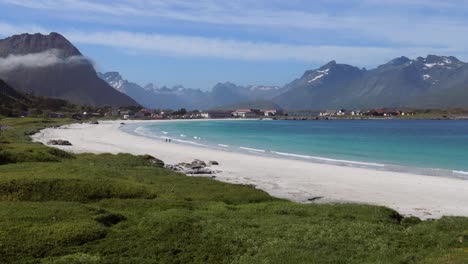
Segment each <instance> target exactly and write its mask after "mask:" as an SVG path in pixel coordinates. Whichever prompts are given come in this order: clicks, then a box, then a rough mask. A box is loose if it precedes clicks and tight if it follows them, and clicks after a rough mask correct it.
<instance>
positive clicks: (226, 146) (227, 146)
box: [218, 144, 229, 148]
mask: <svg viewBox="0 0 468 264" xmlns="http://www.w3.org/2000/svg"><path fill="white" fill-rule="evenodd" d="M218 146H220V147H223V148H229V145H224V144H218Z"/></svg>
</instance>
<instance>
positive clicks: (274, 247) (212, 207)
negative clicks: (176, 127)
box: [0, 118, 468, 264]
mask: <svg viewBox="0 0 468 264" xmlns="http://www.w3.org/2000/svg"><path fill="white" fill-rule="evenodd" d="M66 122H69V121H68V120H53V121H51V120H42V119H32V118H23V119H5V120H1V122H0V123H2V124H3V125H8V126H9V129H7V130H5V131H3V132H2V136H1V139H0V263H67V264H73V263H468V218H463V217H444V218H442V219H440V220H437V221H424V222H421V221H419V219H416V218H402V217H401V216H400V215H399V214H398V213H396V212H395V211H393V210H391V209H388V208H384V207H378V206H367V205H353V204H347V205H316V204H310V205H303V204H296V203H292V202H288V201H285V200H281V199H276V198H273V197H271V196H269V195H268V194H266V193H265V192H262V191H259V190H256V189H254V188H252V187H250V186H242V185H232V184H225V183H221V182H217V181H215V180H211V179H207V178H193V177H187V176H184V175H181V174H177V173H174V172H172V171H168V170H165V169H162V168H159V167H155V166H153V165H151V164H150V163H149V162H147V161H146V160H145V158H144V157H141V156H132V155H128V154H119V155H110V154H105V155H93V154H82V155H72V154H69V153H67V152H64V151H60V150H56V149H53V148H49V147H46V146H43V145H41V144H36V143H32V142H30V141H29V137H28V136H29V135H30V134H31V133H34V132H35V131H37V130H38V129H40V128H43V127H47V126H55V125H60V124H64V123H66ZM72 143H73V142H72Z"/></svg>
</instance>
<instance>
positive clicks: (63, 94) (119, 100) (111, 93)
mask: <svg viewBox="0 0 468 264" xmlns="http://www.w3.org/2000/svg"><path fill="white" fill-rule="evenodd" d="M0 78H1V79H3V80H4V81H5V82H6V83H8V84H9V85H12V86H13V87H15V88H16V89H19V90H20V91H23V92H26V93H30V94H34V95H40V96H47V97H51V98H60V99H66V100H68V101H71V102H74V103H77V104H82V105H111V106H130V105H138V104H137V103H136V102H135V100H133V99H132V98H130V97H129V96H127V95H125V94H123V93H120V92H118V91H116V90H115V89H113V88H112V87H110V86H109V85H108V84H107V83H106V82H105V81H103V80H102V79H100V78H99V77H98V76H97V73H96V71H95V70H94V66H93V64H92V63H91V61H89V60H88V59H87V58H85V57H84V56H83V55H82V54H81V52H80V51H79V50H78V49H77V48H76V47H75V46H73V44H71V43H70V42H69V41H68V40H67V39H65V38H64V37H63V36H62V35H60V34H58V33H51V34H49V35H42V34H21V35H15V36H12V37H9V38H6V39H2V40H0Z"/></svg>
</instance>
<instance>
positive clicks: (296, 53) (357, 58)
mask: <svg viewBox="0 0 468 264" xmlns="http://www.w3.org/2000/svg"><path fill="white" fill-rule="evenodd" d="M65 35H66V36H67V37H68V38H70V40H71V41H73V42H76V43H84V44H93V45H103V46H111V47H117V48H124V49H130V50H139V51H150V52H156V53H158V54H161V55H167V56H191V57H208V58H224V59H234V60H260V61H287V60H296V61H303V62H310V63H323V62H327V61H330V60H332V59H335V60H338V61H340V62H345V63H352V64H357V65H374V64H375V63H376V62H377V63H382V62H385V61H387V60H390V59H392V58H394V57H396V56H401V55H402V54H404V55H407V56H419V55H425V54H428V53H437V54H446V53H447V52H452V51H451V50H448V49H445V48H435V49H434V48H420V47H409V48H390V47H375V46H367V47H362V46H332V45H317V46H315V45H290V44H280V43H268V42H252V41H238V40H230V39H219V38H202V37H191V36H180V35H162V34H143V33H131V32H123V31H115V32H78V31H75V32H69V33H66V34H65Z"/></svg>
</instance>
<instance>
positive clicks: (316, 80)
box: [274, 61, 366, 109]
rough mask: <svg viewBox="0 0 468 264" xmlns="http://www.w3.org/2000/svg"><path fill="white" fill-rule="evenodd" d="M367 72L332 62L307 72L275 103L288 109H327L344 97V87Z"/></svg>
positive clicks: (286, 87)
mask: <svg viewBox="0 0 468 264" xmlns="http://www.w3.org/2000/svg"><path fill="white" fill-rule="evenodd" d="M365 72H366V71H365V70H361V69H359V68H357V67H353V66H350V65H346V64H337V63H336V62H335V61H331V62H329V63H327V64H325V65H323V66H322V67H320V68H319V69H316V70H309V71H306V72H305V73H304V74H303V75H302V77H301V78H299V79H296V80H294V81H292V82H291V83H289V84H287V85H286V86H285V88H284V90H285V92H283V93H282V94H280V95H279V96H277V97H275V98H274V101H275V102H276V103H278V104H279V105H281V106H283V107H284V108H286V109H325V108H328V106H329V105H331V104H333V103H334V102H336V101H337V100H339V98H340V97H341V96H342V90H343V87H345V86H346V85H347V84H348V83H350V82H352V81H354V80H357V79H359V78H361V77H362V76H363V75H364V74H365Z"/></svg>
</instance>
